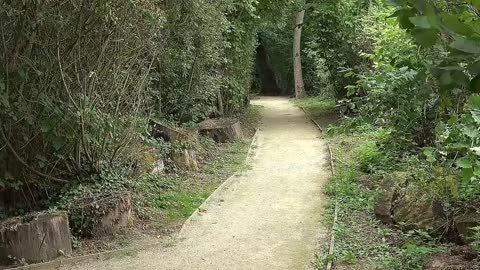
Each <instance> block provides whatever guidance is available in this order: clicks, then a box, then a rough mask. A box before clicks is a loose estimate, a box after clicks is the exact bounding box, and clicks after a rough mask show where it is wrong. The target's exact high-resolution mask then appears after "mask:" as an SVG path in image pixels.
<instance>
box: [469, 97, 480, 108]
mask: <svg viewBox="0 0 480 270" xmlns="http://www.w3.org/2000/svg"><path fill="white" fill-rule="evenodd" d="M469 104H470V105H471V106H472V107H473V108H475V109H479V110H480V96H471V97H470V99H469Z"/></svg>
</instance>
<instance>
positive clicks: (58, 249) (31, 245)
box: [0, 212, 72, 263]
mask: <svg viewBox="0 0 480 270" xmlns="http://www.w3.org/2000/svg"><path fill="white" fill-rule="evenodd" d="M70 254H72V240H71V234H70V227H69V224H68V217H67V214H66V213H65V212H57V213H46V212H42V213H35V214H31V215H29V216H27V217H17V218H12V219H9V220H7V221H5V222H3V223H2V224H1V225H0V260H1V261H2V262H5V263H9V262H10V263H11V258H12V257H15V258H16V259H17V260H24V261H25V262H26V263H40V262H46V261H50V260H53V259H56V258H57V257H59V256H66V255H67V256H68V255H70Z"/></svg>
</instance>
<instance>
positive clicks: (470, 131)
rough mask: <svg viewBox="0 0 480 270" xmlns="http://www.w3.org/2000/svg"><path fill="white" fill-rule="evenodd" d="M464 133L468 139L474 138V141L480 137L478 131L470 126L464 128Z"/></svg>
mask: <svg viewBox="0 0 480 270" xmlns="http://www.w3.org/2000/svg"><path fill="white" fill-rule="evenodd" d="M462 132H463V134H465V135H467V136H468V137H470V138H472V139H475V138H477V137H478V135H479V134H478V130H477V129H476V128H474V127H470V126H464V127H463V128H462Z"/></svg>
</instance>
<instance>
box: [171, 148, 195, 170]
mask: <svg viewBox="0 0 480 270" xmlns="http://www.w3.org/2000/svg"><path fill="white" fill-rule="evenodd" d="M172 161H173V163H174V164H175V166H177V167H178V168H180V169H184V170H189V171H198V163H197V154H196V152H195V150H188V149H184V150H181V151H175V152H174V153H173V154H172Z"/></svg>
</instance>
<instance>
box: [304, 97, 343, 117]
mask: <svg viewBox="0 0 480 270" xmlns="http://www.w3.org/2000/svg"><path fill="white" fill-rule="evenodd" d="M295 105H297V106H298V107H300V108H302V109H304V110H306V111H308V112H310V113H311V114H313V115H316V116H319V115H322V114H324V113H331V112H335V106H336V103H335V100H334V99H332V98H325V97H320V96H317V97H307V98H304V99H300V100H296V101H295Z"/></svg>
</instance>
